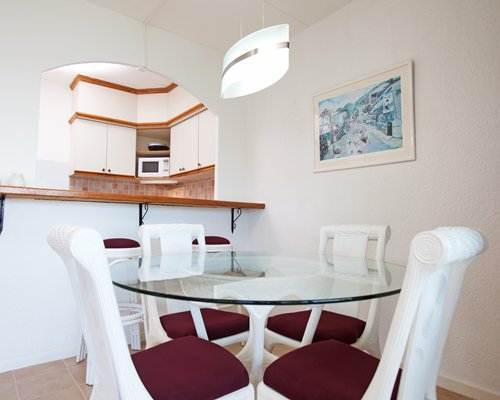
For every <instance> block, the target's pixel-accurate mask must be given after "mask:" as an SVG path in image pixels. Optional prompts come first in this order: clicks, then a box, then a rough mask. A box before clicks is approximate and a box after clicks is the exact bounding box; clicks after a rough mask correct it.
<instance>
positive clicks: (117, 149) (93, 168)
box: [71, 119, 136, 176]
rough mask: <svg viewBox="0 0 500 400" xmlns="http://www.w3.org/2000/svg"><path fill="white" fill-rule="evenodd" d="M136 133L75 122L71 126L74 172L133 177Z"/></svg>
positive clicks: (122, 127) (106, 125)
mask: <svg viewBox="0 0 500 400" xmlns="http://www.w3.org/2000/svg"><path fill="white" fill-rule="evenodd" d="M135 142H136V134H135V129H133V128H128V127H125V126H117V125H111V124H105V123H101V122H95V121H89V120H85V119H77V120H75V121H74V122H73V124H72V126H71V165H72V169H73V170H75V171H85V172H97V173H106V174H115V175H128V176H134V175H135Z"/></svg>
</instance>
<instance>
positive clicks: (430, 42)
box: [246, 0, 500, 398]
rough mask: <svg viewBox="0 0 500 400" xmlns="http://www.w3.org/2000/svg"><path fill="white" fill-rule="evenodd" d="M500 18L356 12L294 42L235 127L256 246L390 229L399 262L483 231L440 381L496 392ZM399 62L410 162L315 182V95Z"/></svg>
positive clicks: (307, 245)
mask: <svg viewBox="0 0 500 400" xmlns="http://www.w3.org/2000/svg"><path fill="white" fill-rule="evenodd" d="M499 20H500V2H498V1H497V0H479V1H469V0H426V1H415V0H377V1H373V0H359V1H355V2H354V3H352V4H350V5H348V6H347V7H345V8H343V9H342V10H340V11H339V12H338V13H337V14H335V15H332V16H330V17H327V18H325V19H324V20H322V21H321V22H320V23H318V24H316V25H314V26H311V27H310V28H308V29H307V30H305V31H304V32H303V33H301V34H299V35H297V36H296V37H294V38H292V41H291V44H290V54H291V57H290V70H289V72H288V73H287V75H286V76H285V77H284V78H283V79H282V80H281V81H280V82H278V83H277V84H275V85H274V86H273V87H271V88H268V89H266V90H264V91H262V92H261V93H258V94H256V95H253V96H249V97H248V102H249V105H248V109H249V113H248V118H247V120H246V123H247V125H248V138H247V141H246V148H247V151H248V159H249V168H250V170H251V171H252V174H251V175H249V179H248V181H247V182H246V184H248V185H249V189H250V192H251V193H252V194H255V195H254V199H255V200H258V201H263V202H265V203H266V212H265V213H261V214H259V216H258V217H257V218H255V219H252V221H251V224H252V225H253V226H252V229H253V232H254V233H255V234H254V235H252V236H251V238H252V243H251V244H252V245H254V246H255V247H261V248H275V247H278V248H282V249H297V250H315V249H316V248H317V244H318V230H319V227H320V226H321V225H326V224H338V223H372V224H381V223H387V224H390V226H391V228H392V239H391V241H390V242H389V245H388V258H389V260H392V261H396V262H401V263H403V262H406V259H407V256H408V249H409V243H410V240H411V238H412V237H413V236H414V235H415V234H416V233H417V232H419V231H422V230H426V229H432V228H434V227H436V226H439V225H467V226H472V227H476V228H479V229H482V230H483V231H484V232H485V233H486V235H487V236H488V238H489V241H490V246H489V250H488V251H487V252H486V253H485V254H484V255H483V256H482V257H481V258H480V260H479V261H478V262H476V263H475V264H473V265H472V266H471V268H470V270H469V272H468V274H467V276H466V281H465V284H464V287H463V292H462V297H461V299H460V302H459V304H458V309H457V313H456V316H455V320H454V323H453V326H452V328H451V332H450V336H449V339H448V344H447V347H446V352H445V355H444V360H443V364H442V368H441V374H442V375H443V376H445V377H449V378H451V379H452V382H451V383H452V384H454V385H455V386H454V389H464V388H463V387H461V385H462V384H464V385H469V386H471V387H478V388H480V389H482V390H484V391H489V392H491V393H496V394H497V395H500V380H499V379H498V370H499V367H500V364H499V363H500V346H499V340H498V332H500V318H499V317H498V315H497V314H498V313H496V312H495V311H494V309H495V307H496V305H497V304H499V303H500V291H499V290H498V286H499V284H500V279H499V272H498V260H499V259H500V243H499V238H500V213H499V206H500V186H499V182H500V157H499V156H498V154H499V152H500V141H499V140H498V135H499V129H500V128H499V127H500V103H499V101H498V94H499V93H500V78H499V74H498V67H499V65H500V51H499V49H500V48H499V47H498V43H500V27H499V26H500V25H499V24H498V21H499ZM409 59H411V60H413V62H414V89H415V117H416V118H415V119H416V124H415V128H416V144H417V160H416V161H413V162H406V163H399V164H390V165H381V166H374V167H367V168H359V169H351V170H341V171H332V172H323V173H317V174H314V173H313V172H312V169H313V133H312V128H313V119H312V97H313V96H314V95H316V94H319V93H323V92H325V91H328V90H329V89H333V88H335V87H337V86H340V85H342V84H344V83H347V82H351V81H354V80H357V79H360V78H364V77H366V76H368V75H371V74H373V73H376V72H379V71H382V70H384V69H387V68H389V67H391V66H394V65H397V64H400V63H402V62H405V61H406V60H409ZM257 233H258V234H257ZM390 303H391V302H386V304H384V306H385V308H386V310H389V309H390ZM388 316H390V314H386V315H385V317H386V324H385V325H386V327H385V330H386V329H387V318H388ZM385 330H384V333H385ZM447 384H450V382H447ZM469 389H470V390H473V389H471V388H470V387H468V388H465V389H464V390H469ZM473 395H474V398H486V397H484V396H486V395H485V393H482V392H480V391H479V392H477V391H476V392H474V393H473ZM481 396H483V397H481Z"/></svg>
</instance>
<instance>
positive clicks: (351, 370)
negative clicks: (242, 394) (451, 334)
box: [258, 227, 486, 400]
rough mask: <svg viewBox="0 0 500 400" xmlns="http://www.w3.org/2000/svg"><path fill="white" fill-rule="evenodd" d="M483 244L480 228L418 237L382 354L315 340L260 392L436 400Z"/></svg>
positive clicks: (267, 397)
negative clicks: (468, 274) (463, 291)
mask: <svg viewBox="0 0 500 400" xmlns="http://www.w3.org/2000/svg"><path fill="white" fill-rule="evenodd" d="M485 244H486V241H485V238H484V237H483V236H482V234H481V233H479V232H478V231H475V230H473V229H470V228H464V227H454V228H438V229H435V230H433V231H428V232H422V233H420V234H418V235H417V236H415V238H414V239H413V241H412V244H411V249H410V256H409V260H408V267H407V270H406V274H405V278H404V282H403V287H402V290H401V294H400V297H399V300H398V304H397V306H396V310H395V313H394V317H393V320H392V323H391V326H390V329H389V334H388V337H387V341H386V344H385V347H384V351H383V353H382V357H381V358H380V360H379V359H378V358H376V357H374V356H372V355H370V354H368V353H366V352H364V351H362V350H360V349H358V348H355V347H353V346H349V345H348V344H346V343H342V342H339V341H337V340H334V339H330V340H326V341H322V342H317V343H313V344H311V345H308V346H305V347H301V348H299V349H297V350H294V351H292V352H290V353H288V354H286V355H284V356H282V357H281V358H279V359H277V360H276V361H275V362H273V363H272V364H271V365H270V366H269V367H268V368H267V370H266V372H265V374H264V380H263V382H261V383H260V384H259V387H258V398H259V399H261V400H282V399H306V398H307V399H316V400H322V399H325V400H326V399H343V400H360V399H363V400H368V399H370V400H381V399H391V400H395V399H396V398H397V399H400V400H412V399H436V383H437V375H438V370H439V364H440V362H441V357H442V354H443V350H444V346H445V342H446V338H447V336H448V331H449V328H450V325H451V320H452V317H453V313H454V311H455V308H456V304H457V300H458V297H459V294H460V288H461V285H462V281H463V278H464V274H465V271H466V269H467V267H468V266H469V264H470V263H471V262H472V261H473V260H474V258H475V256H477V255H478V254H479V253H480V252H481V251H482V250H483V249H484V247H485ZM401 365H402V370H400V367H401Z"/></svg>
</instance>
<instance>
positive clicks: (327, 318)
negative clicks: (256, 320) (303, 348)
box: [267, 310, 366, 344]
mask: <svg viewBox="0 0 500 400" xmlns="http://www.w3.org/2000/svg"><path fill="white" fill-rule="evenodd" d="M310 314H311V310H307V311H299V312H292V313H285V314H279V315H275V316H273V317H270V318H269V319H268V320H267V328H268V329H269V330H271V331H273V332H276V333H279V334H280V335H283V336H286V337H289V338H291V339H295V340H298V341H299V342H300V341H301V340H302V336H304V332H305V330H306V325H307V321H308V320H309V315H310ZM365 325H366V323H365V321H362V320H360V319H358V318H354V317H350V316H348V315H343V314H337V313H334V312H330V311H323V312H322V313H321V317H320V319H319V323H318V327H317V328H316V332H315V334H314V338H313V342H319V341H321V340H327V339H337V340H340V341H341V342H344V343H348V344H351V343H354V342H355V341H356V340H357V339H358V338H359V337H360V336H361V334H362V333H363V330H364V329H365Z"/></svg>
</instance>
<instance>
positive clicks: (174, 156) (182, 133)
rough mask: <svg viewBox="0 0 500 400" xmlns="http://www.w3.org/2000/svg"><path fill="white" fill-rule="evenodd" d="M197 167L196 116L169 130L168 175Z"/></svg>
mask: <svg viewBox="0 0 500 400" xmlns="http://www.w3.org/2000/svg"><path fill="white" fill-rule="evenodd" d="M197 168H198V116H197V115H196V116H194V117H192V118H189V119H187V120H185V121H183V122H181V123H180V124H177V125H175V126H173V127H172V129H171V130H170V175H174V174H180V173H183V172H187V171H192V170H194V169H197Z"/></svg>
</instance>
